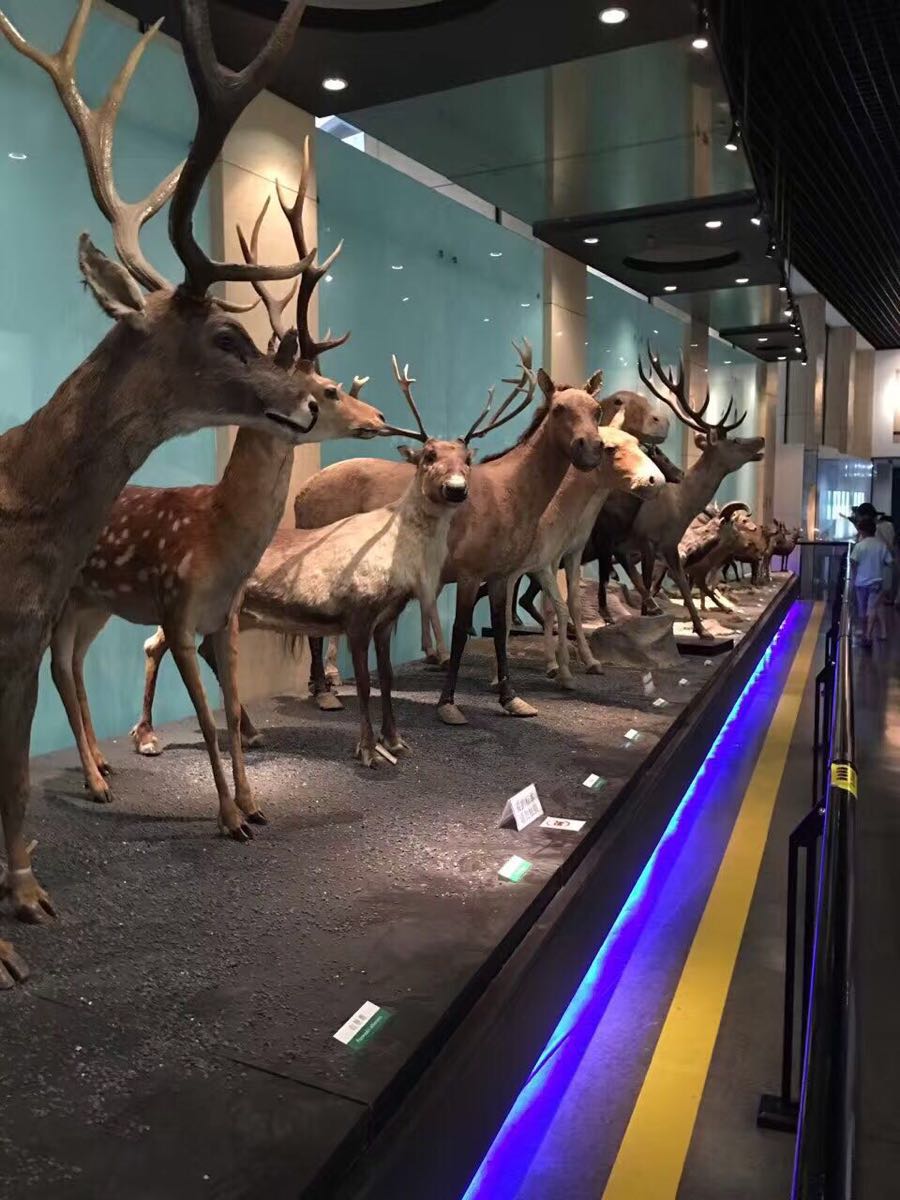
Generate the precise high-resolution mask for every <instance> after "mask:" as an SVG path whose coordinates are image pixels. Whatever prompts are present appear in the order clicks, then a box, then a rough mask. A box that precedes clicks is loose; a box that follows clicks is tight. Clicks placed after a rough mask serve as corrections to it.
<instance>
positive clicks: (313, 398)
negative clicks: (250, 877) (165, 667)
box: [51, 139, 385, 841]
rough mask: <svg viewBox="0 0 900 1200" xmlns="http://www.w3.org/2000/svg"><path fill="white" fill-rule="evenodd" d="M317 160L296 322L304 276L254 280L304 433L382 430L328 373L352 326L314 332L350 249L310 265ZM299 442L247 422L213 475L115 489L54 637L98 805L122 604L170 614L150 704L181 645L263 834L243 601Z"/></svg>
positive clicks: (146, 728)
mask: <svg viewBox="0 0 900 1200" xmlns="http://www.w3.org/2000/svg"><path fill="white" fill-rule="evenodd" d="M309 165H310V164H309V140H308V139H307V140H306V143H305V145H304V152H303V165H302V170H301V176H300V184H299V189H298V193H297V199H296V201H295V202H294V203H293V204H290V203H289V202H288V200H287V198H286V196H285V194H284V193H283V192H282V190H281V189H280V188H278V197H279V201H280V203H281V207H282V209H283V211H284V215H285V217H286V218H287V220H288V222H289V224H290V227H291V232H292V234H293V240H294V244H295V247H296V250H297V253H298V255H299V257H300V259H301V261H302V262H304V263H306V264H307V265H306V267H305V269H304V272H303V274H302V275H301V277H300V278H301V282H300V285H299V288H298V289H297V311H296V326H295V329H293V330H289V329H288V328H287V324H286V322H285V319H284V309H285V307H286V305H287V302H288V300H289V299H290V298H291V296H292V294H293V292H294V290H295V288H294V287H293V286H292V287H291V289H290V290H289V291H288V293H287V294H286V295H285V296H284V297H282V298H280V299H278V298H276V297H275V296H274V295H273V294H272V293H271V292H270V291H269V290H268V289H267V287H266V286H265V285H264V284H262V283H260V282H258V281H257V282H256V283H254V285H253V286H254V287H255V289H256V291H257V293H258V294H259V296H260V298H261V299H262V301H263V303H264V304H265V306H266V310H267V312H268V315H269V321H270V324H271V326H272V339H271V342H270V350H271V352H272V353H274V357H275V361H276V362H278V363H281V362H282V360H283V359H285V360H286V361H285V364H284V365H287V364H289V363H293V360H294V349H295V346H296V343H297V342H299V353H300V360H299V364H298V365H297V367H296V370H295V372H294V378H295V380H296V383H297V386H298V388H300V389H302V390H303V391H305V392H306V393H307V394H308V395H309V397H310V401H309V402H310V404H311V405H312V406H313V407H314V409H315V410H316V411H317V413H318V420H317V422H316V424H315V427H314V428H313V429H312V430H311V431H310V432H309V433H308V434H306V435H305V436H304V437H303V438H302V439H301V440H302V441H304V442H313V441H319V442H320V441H325V440H327V439H332V438H339V437H360V438H369V437H375V436H377V435H378V434H379V433H381V432H383V431H384V429H385V425H384V418H383V416H382V415H381V413H380V412H378V411H377V409H374V408H372V406H371V405H369V404H366V403H364V401H362V400H360V399H359V398H358V391H359V389H360V387H361V386H362V385H363V383H364V382H365V380H361V379H359V378H357V379H356V380H355V381H354V387H353V388H352V389H351V393H350V394H348V393H346V392H344V391H343V390H342V388H341V386H340V385H339V384H337V383H335V382H334V380H332V379H327V378H325V377H324V376H322V375H320V374H318V372H317V370H316V366H315V364H316V363H317V361H318V359H319V357H320V355H322V354H323V353H324V352H325V351H326V350H329V349H331V348H332V347H334V346H336V345H340V344H342V343H343V342H345V341H346V340H347V336H349V335H345V336H344V337H342V338H330V337H326V339H325V340H324V341H322V342H317V341H316V340H315V339H314V338H313V337H312V334H311V333H310V328H309V304H310V300H311V298H312V295H313V290H314V288H315V286H316V284H317V283H318V282H319V280H320V279H321V277H322V276H323V275H324V274H325V273H326V271H327V270H328V269H329V267H330V266H331V265H332V263H333V262H334V260H335V258H336V256H337V253H338V252H339V251H340V248H341V247H340V246H338V248H337V251H335V253H334V254H332V255H331V256H330V257H329V258H328V260H327V261H326V262H325V263H324V264H322V265H321V266H313V265H312V258H313V257H314V254H315V252H314V251H313V252H312V254H311V253H310V251H309V249H308V248H307V245H306V240H305V237H304V234H303V224H302V222H303V204H304V199H305V195H306V188H307V181H308V178H309ZM268 203H269V201H268V198H267V199H266V202H265V204H264V205H263V207H262V210H261V212H260V214H259V217H258V218H257V220H256V223H255V225H254V228H253V233H252V237H251V241H250V244H249V245H248V244H247V241H246V239H245V238H244V235H243V231H242V230H241V229H240V227H238V236H239V240H240V242H241V246H242V249H243V253H244V258H245V260H246V261H247V262H256V261H257V246H258V238H259V232H260V228H261V226H262V222H263V219H264V217H265V214H266V209H267V207H268ZM295 286H296V285H295ZM285 350H286V351H287V353H286V354H285ZM293 454H294V444H293V443H292V442H287V441H285V440H284V439H283V438H276V437H273V436H272V435H270V434H269V433H264V432H262V431H260V430H256V429H246V428H245V429H241V430H239V432H238V434H237V437H236V439H235V443H234V447H233V450H232V453H231V457H230V460H229V462H228V465H227V467H226V469H225V472H224V474H223V476H222V479H221V481H220V482H219V483H217V484H215V485H214V486H199V487H186V488H185V487H182V488H147V487H127V488H125V490H124V491H123V492H122V493H121V495H120V496H119V498H118V500H117V501H116V503H115V505H114V507H113V509H112V512H111V514H110V517H109V520H108V522H107V524H106V526H105V528H104V530H103V532H102V533H101V535H100V538H99V540H98V542H97V544H96V546H95V547H94V551H93V553H92V554H91V556H90V557H89V558H88V560H87V562H86V563H85V566H84V568H83V570H82V573H81V579H80V580H79V582H78V584H77V585H76V586H75V587H74V588H73V589H72V591H71V592H70V594H69V599H68V602H67V604H66V607H65V610H64V611H63V615H62V617H61V618H60V621H59V623H58V624H57V626H56V629H55V630H54V634H53V639H52V642H51V654H52V658H51V669H52V674H53V680H54V682H55V684H56V687H57V690H58V691H59V694H60V698H61V699H62V702H63V705H64V706H65V709H66V713H67V715H68V717H69V723H70V725H71V727H72V732H73V734H74V737H75V742H76V745H77V747H78V751H79V755H80V757H81V763H82V767H83V770H84V777H85V786H86V787H87V789H88V791H89V792H90V794H91V797H92V798H93V799H94V800H96V801H98V802H99V803H109V802H111V801H112V799H113V793H112V791H111V789H110V786H109V783H108V779H107V776H108V775H109V773H110V768H109V765H108V763H107V762H106V760H105V759H104V757H103V754H102V752H101V750H100V747H99V745H98V743H97V738H96V735H95V734H94V728H93V723H92V721H91V714H90V708H89V705H88V698H87V692H86V689H85V685H84V675H83V664H84V659H85V656H86V654H87V652H88V650H89V649H90V646H91V643H92V642H93V640H94V639H95V638H96V637H97V635H98V634H99V633H100V631H101V630H102V629H103V627H104V625H105V624H106V623H107V621H108V620H109V618H110V617H111V616H118V617H121V618H123V619H124V620H126V621H132V622H135V623H136V624H142V625H143V624H148V623H150V624H155V623H157V622H158V623H159V626H160V628H159V629H158V631H157V633H156V634H155V635H154V636H153V637H152V638H150V639H149V640H148V641H147V642H146V644H145V653H146V656H147V662H148V664H149V663H150V662H153V664H154V669H153V670H148V671H147V672H146V682H145V690H146V691H147V692H149V695H145V699H144V708H145V710H147V711H149V710H150V708H151V705H152V699H153V692H154V690H155V686H156V675H157V670H158V667H159V663H160V662H161V660H162V658H163V656H164V655H165V653H166V651H167V650H168V649H171V650H172V653H173V656H174V658H175V662H176V665H177V667H178V670H179V672H180V674H181V677H182V680H183V681H184V685H185V687H186V688H187V691H188V694H189V695H190V698H191V701H192V703H193V705H194V709H195V711H196V713H197V718H198V721H199V723H200V729H201V732H202V734H203V739H204V741H205V743H206V749H207V753H208V755H209V759H210V765H211V767H212V773H213V779H214V780H215V785H216V791H217V793H218V797H219V826H220V828H221V829H222V830H223V831H225V832H227V833H228V834H230V836H231V837H232V838H234V839H235V840H237V841H247V840H248V839H249V838H250V836H251V835H252V831H251V825H253V824H255V825H262V824H265V822H266V818H265V815H264V814H263V811H262V809H261V808H260V807H259V806H258V804H257V803H256V801H255V800H254V798H253V796H252V794H251V790H250V785H249V783H248V780H247V775H246V771H245V769H244V758H243V745H242V741H241V738H240V736H239V735H238V733H237V720H238V716H237V714H238V712H239V705H238V703H237V700H236V694H237V678H236V670H237V655H238V628H237V609H238V607H239V603H240V594H241V590H242V588H243V586H244V584H245V582H246V580H247V578H248V577H249V575H250V573H251V571H252V570H253V568H254V567H255V566H256V564H257V563H258V562H259V559H260V556H261V554H262V553H263V550H265V548H266V546H267V545H268V544H269V542H270V541H271V538H272V535H273V534H274V532H275V529H276V527H277V526H278V524H279V521H280V519H281V515H282V513H283V511H284V504H285V500H286V498H287V492H288V487H289V485H290V480H291V466H292V461H293ZM198 633H199V634H201V635H204V636H207V635H208V636H209V637H210V640H211V644H212V646H213V647H214V650H215V655H216V659H217V662H218V663H219V668H220V669H219V682H220V684H221V686H222V692H223V695H224V698H225V708H226V717H227V719H228V720H229V733H230V734H231V760H232V775H233V779H234V798H233V799H232V797H231V795H230V792H229V789H228V784H227V782H226V779H225V774H224V771H223V769H222V762H221V758H220V755H219V748H218V743H217V739H216V727H215V720H214V718H213V715H212V712H211V710H210V707H209V702H208V700H207V697H206V694H205V692H204V689H203V683H202V680H201V677H200V671H199V667H198V664H197V657H196V650H195V648H194V642H195V636H196V634H198ZM132 737H133V739H134V742H135V747H136V749H137V751H138V752H139V753H141V754H146V755H153V754H158V753H159V743H158V741H157V739H156V736H155V734H154V732H153V729H152V726H151V725H150V724H149V723H148V722H147V721H146V720H142V721H141V722H140V723H139V724H138V725H137V726H135V728H134V730H133V731H132Z"/></svg>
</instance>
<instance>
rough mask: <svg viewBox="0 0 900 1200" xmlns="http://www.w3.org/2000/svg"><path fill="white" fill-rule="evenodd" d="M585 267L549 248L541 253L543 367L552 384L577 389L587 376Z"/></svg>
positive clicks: (566, 255)
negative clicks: (560, 384) (542, 254)
mask: <svg viewBox="0 0 900 1200" xmlns="http://www.w3.org/2000/svg"><path fill="white" fill-rule="evenodd" d="M586 285H587V280H586V272H585V269H584V264H583V263H580V262H577V261H576V260H575V259H574V258H570V257H569V256H568V254H562V253H561V252H560V251H559V250H553V249H551V248H550V247H548V248H547V249H546V250H545V251H544V289H543V296H544V354H543V359H542V362H543V367H544V369H545V370H546V371H547V372H548V373H549V375H550V378H551V379H552V380H553V381H554V382H555V383H569V384H572V385H574V386H576V387H578V386H580V385H581V384H582V383H583V382H584V381H585V379H587V377H588V375H589V374H590V372H589V370H588V369H587V363H586V359H585V346H584V344H585V342H586V341H587V302H586V300H585V294H586V291H587V286H586Z"/></svg>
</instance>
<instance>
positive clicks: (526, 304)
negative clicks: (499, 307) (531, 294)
mask: <svg viewBox="0 0 900 1200" xmlns="http://www.w3.org/2000/svg"><path fill="white" fill-rule="evenodd" d="M521 307H522V308H531V301H530V300H523V301H522V304H521Z"/></svg>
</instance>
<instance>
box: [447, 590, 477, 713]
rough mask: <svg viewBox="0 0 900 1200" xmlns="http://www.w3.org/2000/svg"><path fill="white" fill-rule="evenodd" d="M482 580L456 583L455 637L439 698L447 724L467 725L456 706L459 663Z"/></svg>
mask: <svg viewBox="0 0 900 1200" xmlns="http://www.w3.org/2000/svg"><path fill="white" fill-rule="evenodd" d="M479 586H480V580H477V579H475V580H472V579H465V580H463V579H461V580H459V581H458V582H457V585H456V615H455V618H454V621H453V638H452V641H451V645H450V665H449V666H448V668H447V678H446V679H445V680H444V687H443V690H442V691H441V695H440V699H439V700H438V707H437V712H438V717H439V718H440V719H441V720H442V721H443V722H444V724H445V725H467V724H468V722H467V721H466V718H465V717H464V716H463V715H462V713H461V712H460V710H459V709H458V708H457V706H456V681H457V678H458V676H459V664H460V663H461V662H462V656H463V652H464V651H465V648H466V642H467V641H468V639H469V628H470V627H471V624H472V613H473V611H474V609H475V601H476V599H477V597H478V589H479Z"/></svg>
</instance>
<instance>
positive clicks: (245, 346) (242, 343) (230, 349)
mask: <svg viewBox="0 0 900 1200" xmlns="http://www.w3.org/2000/svg"><path fill="white" fill-rule="evenodd" d="M213 341H214V343H215V345H216V347H217V348H218V349H219V350H224V352H225V353H226V354H233V355H234V357H235V358H239V359H240V360H241V362H242V363H246V362H248V361H249V360H250V359H251V358H256V357H258V354H259V351H258V350H257V349H256V347H255V346H254V345H253V343H252V342H251V341H250V339H249V338H248V337H247V335H246V334H245V333H244V332H243V330H237V329H234V328H228V329H220V330H218V332H217V333H216V335H215V337H214V339H213Z"/></svg>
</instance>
